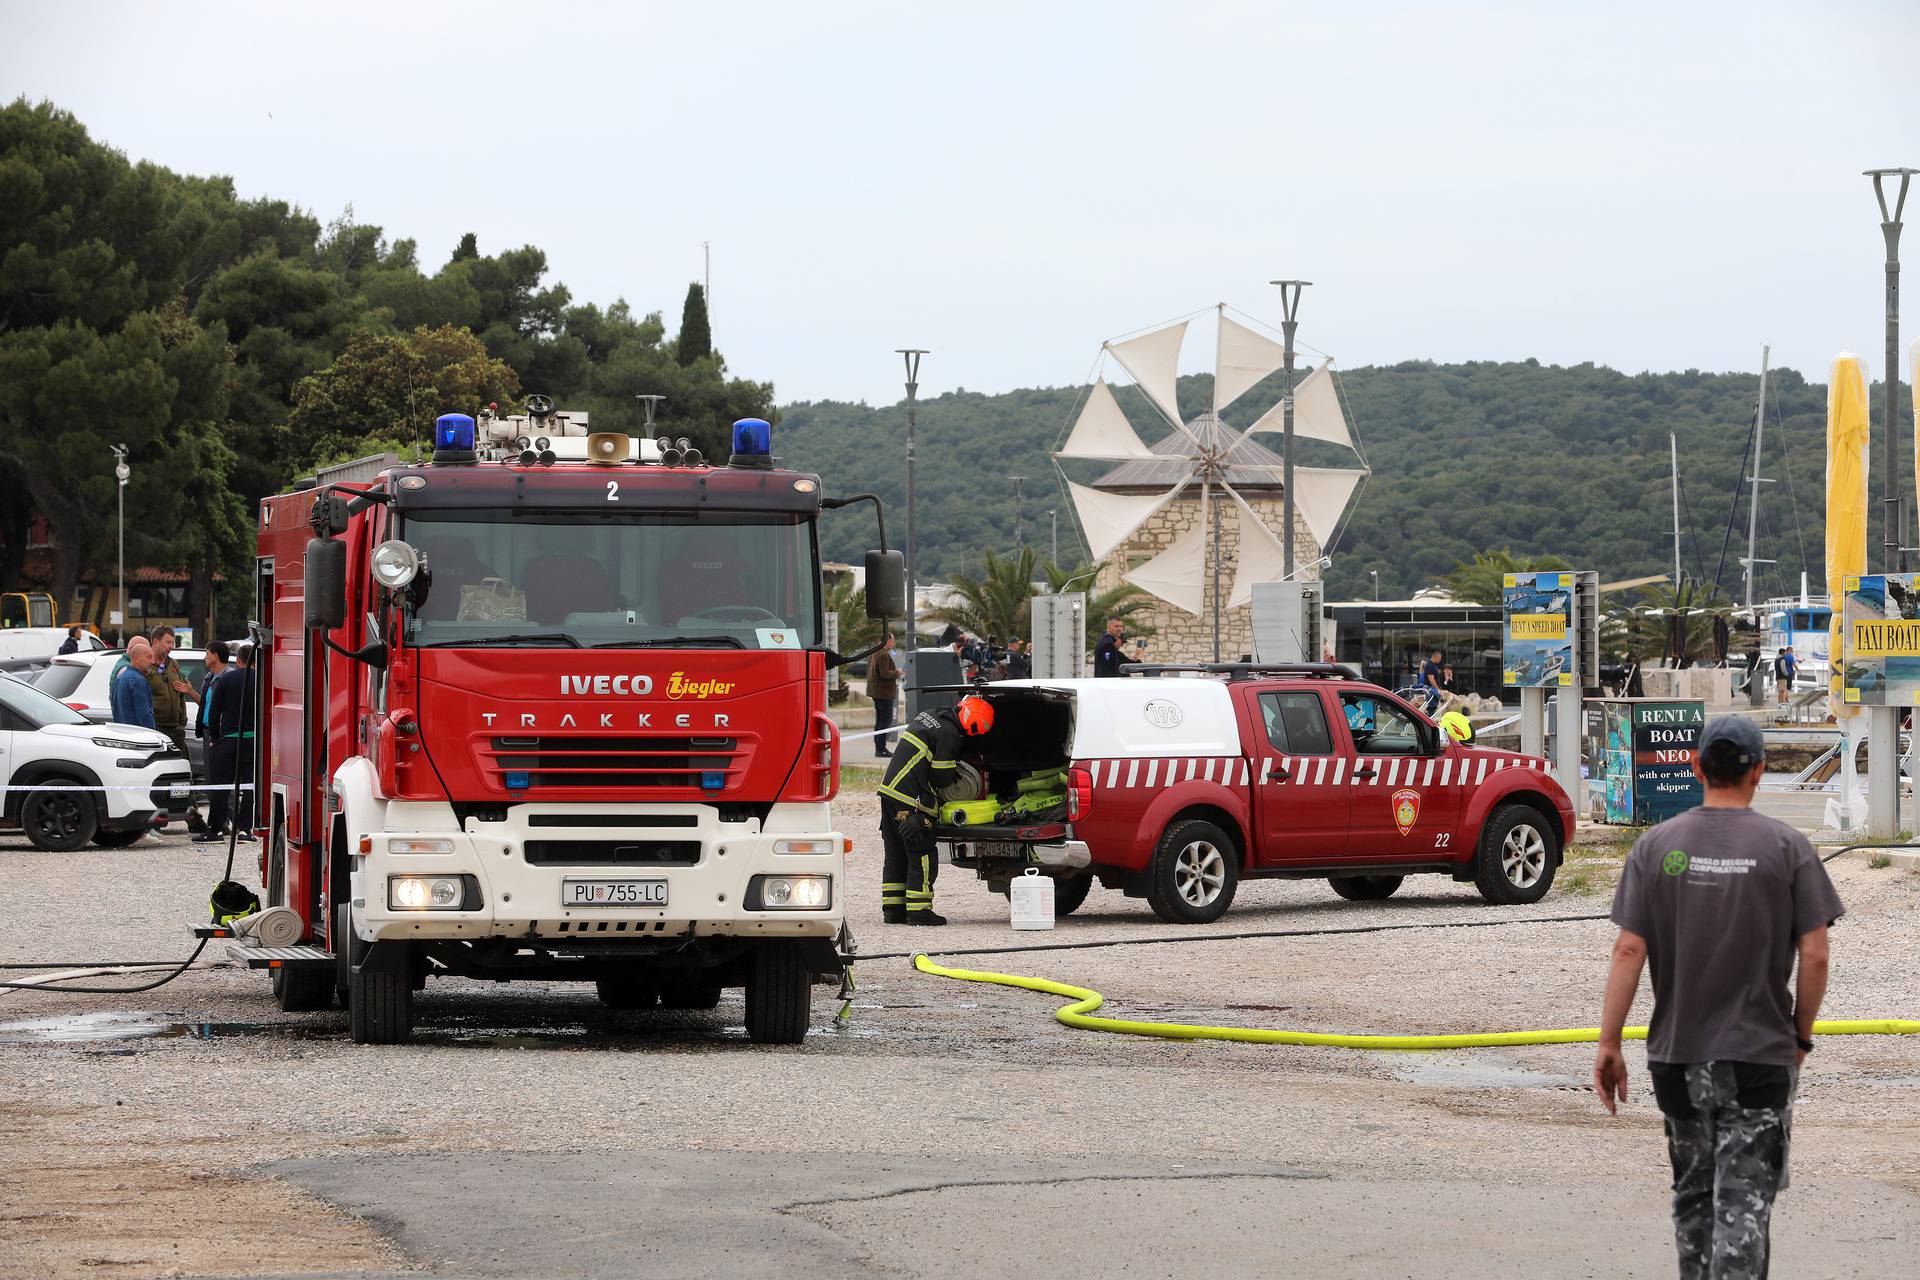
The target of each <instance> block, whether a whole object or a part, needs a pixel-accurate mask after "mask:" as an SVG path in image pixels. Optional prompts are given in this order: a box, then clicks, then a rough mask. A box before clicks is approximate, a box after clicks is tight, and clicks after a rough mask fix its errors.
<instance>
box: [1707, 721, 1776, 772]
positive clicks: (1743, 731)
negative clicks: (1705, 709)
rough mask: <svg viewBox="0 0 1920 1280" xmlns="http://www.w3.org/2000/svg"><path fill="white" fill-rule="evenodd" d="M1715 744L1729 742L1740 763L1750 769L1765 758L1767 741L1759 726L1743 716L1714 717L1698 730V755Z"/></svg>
mask: <svg viewBox="0 0 1920 1280" xmlns="http://www.w3.org/2000/svg"><path fill="white" fill-rule="evenodd" d="M1716 742H1731V743H1732V744H1733V745H1734V746H1735V747H1736V748H1737V749H1738V750H1739V752H1740V763H1741V764H1743V765H1747V766H1748V767H1752V766H1753V765H1756V764H1759V763H1760V762H1761V761H1762V760H1765V759H1766V758H1767V740H1766V738H1764V737H1763V736H1761V733H1760V726H1759V725H1757V724H1755V723H1754V722H1753V721H1751V720H1749V719H1747V718H1746V717H1745V716H1715V717H1714V718H1713V719H1711V720H1709V721H1707V725H1706V728H1704V729H1702V730H1700V754H1701V755H1705V754H1706V752H1707V748H1708V747H1710V746H1712V745H1713V744H1714V743H1716Z"/></svg>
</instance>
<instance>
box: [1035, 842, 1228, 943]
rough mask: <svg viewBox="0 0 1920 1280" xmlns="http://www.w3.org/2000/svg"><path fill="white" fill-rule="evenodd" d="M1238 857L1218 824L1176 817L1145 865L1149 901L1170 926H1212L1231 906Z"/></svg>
mask: <svg viewBox="0 0 1920 1280" xmlns="http://www.w3.org/2000/svg"><path fill="white" fill-rule="evenodd" d="M1239 861H1240V855H1239V854H1238V852H1237V851H1236V850H1235V849H1234V845H1233V841H1232V840H1231V839H1229V838H1228V836H1227V833H1226V832H1224V831H1222V830H1221V829H1220V828H1219V827H1218V826H1216V825H1214V824H1213V823H1211V822H1208V821H1206V820H1205V819H1204V818H1179V819H1176V820H1174V821H1173V822H1172V823H1171V824H1169V825H1168V827H1167V829H1166V830H1165V831H1164V832H1162V833H1161V836H1160V844H1159V846H1158V847H1157V848H1156V849H1154V851H1153V860H1152V861H1151V862H1149V863H1148V864H1147V905H1148V906H1150V907H1152V908H1153V914H1155V915H1156V916H1159V917H1160V918H1161V919H1162V920H1165V921H1166V922H1167V923H1168V924H1210V923H1212V922H1213V921H1215V920H1218V919H1219V918H1220V917H1221V916H1223V915H1225V914H1226V913H1227V908H1228V907H1230V906H1232V905H1233V894H1234V890H1236V889H1237V888H1239V887H1240V866H1239ZM1058 909H1059V907H1058V904H1057V903H1056V905H1055V910H1056V911H1057V910H1058Z"/></svg>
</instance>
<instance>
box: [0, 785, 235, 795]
mask: <svg viewBox="0 0 1920 1280" xmlns="http://www.w3.org/2000/svg"><path fill="white" fill-rule="evenodd" d="M252 790H254V785H253V783H251V782H243V783H241V784H240V785H239V786H238V787H231V786H214V785H212V784H211V783H209V784H208V785H206V786H204V787H203V786H199V785H197V784H195V785H184V784H182V783H178V782H156V783H153V784H152V785H150V786H145V787H127V786H98V787H88V786H58V787H0V791H200V792H204V793H206V794H207V795H212V794H214V793H216V792H218V793H219V794H221V795H230V794H232V793H233V792H234V791H252Z"/></svg>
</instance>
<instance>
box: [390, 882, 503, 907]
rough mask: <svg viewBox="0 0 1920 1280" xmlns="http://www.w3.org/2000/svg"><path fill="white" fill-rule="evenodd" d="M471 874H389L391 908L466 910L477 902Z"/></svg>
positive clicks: (477, 888)
mask: <svg viewBox="0 0 1920 1280" xmlns="http://www.w3.org/2000/svg"><path fill="white" fill-rule="evenodd" d="M479 898H480V886H479V884H478V882H477V881H475V879H474V878H473V877H472V876H388V877H387V908H388V909H389V910H391V911H468V910H472V909H473V908H474V907H477V906H479V905H480V903H479Z"/></svg>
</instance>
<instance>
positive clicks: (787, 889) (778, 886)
mask: <svg viewBox="0 0 1920 1280" xmlns="http://www.w3.org/2000/svg"><path fill="white" fill-rule="evenodd" d="M746 906H747V910H749V911H825V910H827V909H828V908H830V907H832V906H833V877H832V876H755V877H754V878H753V879H751V880H749V881H748V882H747V903H746Z"/></svg>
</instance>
